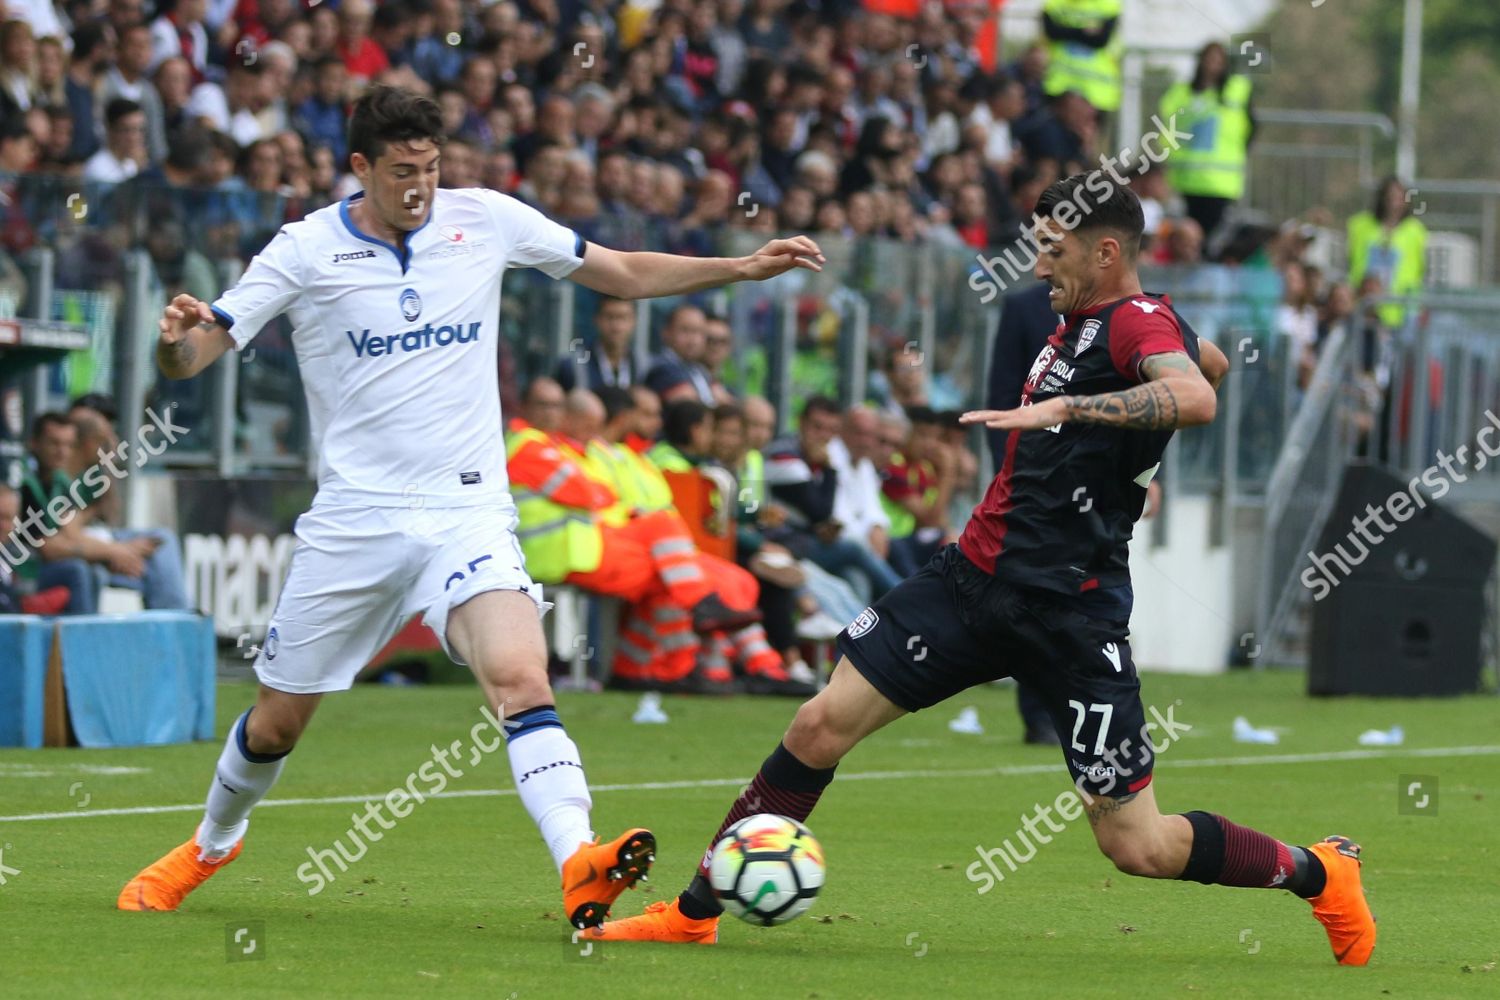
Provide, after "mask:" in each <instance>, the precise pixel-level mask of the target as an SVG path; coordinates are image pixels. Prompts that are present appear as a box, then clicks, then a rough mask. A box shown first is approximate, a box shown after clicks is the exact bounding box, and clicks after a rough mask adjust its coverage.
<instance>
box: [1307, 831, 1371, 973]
mask: <svg viewBox="0 0 1500 1000" xmlns="http://www.w3.org/2000/svg"><path fill="white" fill-rule="evenodd" d="M1307 849H1308V850H1309V851H1311V852H1312V853H1314V854H1316V855H1317V856H1318V860H1319V861H1321V862H1323V871H1324V872H1326V873H1327V875H1328V881H1327V883H1326V884H1325V885H1324V886H1323V891H1322V892H1321V893H1319V894H1318V895H1316V896H1314V897H1313V898H1312V899H1310V900H1308V902H1310V903H1312V907H1313V916H1314V917H1317V918H1318V923H1320V924H1322V925H1323V929H1324V930H1325V931H1327V932H1328V943H1329V944H1330V945H1332V946H1333V957H1334V958H1335V959H1337V960H1338V963H1339V964H1340V965H1364V964H1366V963H1368V962H1369V961H1370V953H1371V952H1372V951H1374V950H1375V918H1374V916H1372V915H1371V914H1370V904H1369V903H1367V902H1366V901H1365V890H1364V887H1363V886H1362V885H1361V884H1360V878H1359V869H1360V860H1359V845H1358V844H1356V843H1355V842H1354V841H1352V840H1350V839H1349V838H1348V837H1326V838H1324V839H1323V841H1322V842H1321V843H1317V844H1313V845H1312V846H1311V847H1309V848H1307Z"/></svg>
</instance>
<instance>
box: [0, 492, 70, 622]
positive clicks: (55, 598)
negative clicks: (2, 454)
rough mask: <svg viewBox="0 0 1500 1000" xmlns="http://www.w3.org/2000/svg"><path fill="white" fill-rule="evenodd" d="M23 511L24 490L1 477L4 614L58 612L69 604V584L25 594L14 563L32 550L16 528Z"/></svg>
mask: <svg viewBox="0 0 1500 1000" xmlns="http://www.w3.org/2000/svg"><path fill="white" fill-rule="evenodd" d="M20 514H21V494H19V493H17V492H16V491H15V490H14V489H13V488H11V486H10V485H9V484H7V483H5V482H3V481H0V615H17V614H22V615H55V614H58V613H59V612H61V611H62V610H63V609H64V608H66V607H67V606H68V599H69V597H70V594H69V591H68V588H67V587H50V588H48V589H46V590H42V591H38V592H37V593H34V594H23V593H21V591H20V589H19V588H18V587H17V585H16V573H15V571H14V569H13V568H12V567H13V566H18V565H21V564H22V563H24V562H26V561H27V560H28V559H30V558H31V551H30V550H29V549H28V548H27V547H26V544H25V542H23V541H22V540H21V538H20V536H18V535H17V534H16V533H15V532H16V522H17V520H18V519H19V518H20Z"/></svg>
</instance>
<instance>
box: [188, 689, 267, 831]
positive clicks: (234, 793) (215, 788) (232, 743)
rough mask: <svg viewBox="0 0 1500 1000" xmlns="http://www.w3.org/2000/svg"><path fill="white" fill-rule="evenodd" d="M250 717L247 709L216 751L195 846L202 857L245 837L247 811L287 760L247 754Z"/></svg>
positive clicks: (248, 819) (262, 796)
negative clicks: (245, 741) (217, 753)
mask: <svg viewBox="0 0 1500 1000" xmlns="http://www.w3.org/2000/svg"><path fill="white" fill-rule="evenodd" d="M249 717H250V712H249V710H246V712H245V714H244V715H242V716H240V717H239V718H238V719H237V720H235V723H234V725H233V726H231V727H230V728H229V738H228V739H226V740H225V741H224V752H223V753H221V754H219V763H218V766H217V767H215V769H214V780H213V781H212V782H211V783H210V784H209V786H208V803H207V805H206V806H205V807H204V811H203V822H202V823H199V824H198V837H197V840H198V846H199V847H201V848H202V849H203V850H202V853H201V854H200V855H199V856H200V857H201V858H202V859H204V860H209V859H212V858H221V857H223V856H224V855H226V854H228V853H229V852H230V851H232V850H233V849H234V845H235V844H237V843H239V842H240V841H241V840H242V839H244V836H245V830H246V829H247V828H248V827H249V826H250V810H251V809H253V808H255V804H256V803H257V802H259V801H260V800H261V799H263V798H265V796H266V793H267V792H269V791H270V790H271V786H272V785H274V784H276V779H277V778H279V777H280V776H281V768H282V766H283V765H284V764H285V763H286V754H284V753H283V754H276V755H274V756H267V755H262V754H250V750H249V748H248V747H246V746H245V745H244V742H243V741H244V739H245V720H246V719H248V718H249ZM288 753H290V751H288ZM247 754H250V756H246V755H247ZM252 758H253V759H252Z"/></svg>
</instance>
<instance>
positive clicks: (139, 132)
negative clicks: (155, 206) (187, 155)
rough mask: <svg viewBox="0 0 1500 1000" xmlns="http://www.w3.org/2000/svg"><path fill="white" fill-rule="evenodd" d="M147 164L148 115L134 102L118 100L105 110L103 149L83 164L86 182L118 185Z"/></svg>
mask: <svg viewBox="0 0 1500 1000" xmlns="http://www.w3.org/2000/svg"><path fill="white" fill-rule="evenodd" d="M148 162H149V161H148V158H147V155H146V112H145V111H143V110H141V106H140V105H139V104H137V103H136V102H135V101H131V100H127V99H126V98H123V97H117V98H115V99H114V100H113V101H110V102H109V104H108V105H107V106H106V107H105V109H104V148H103V149H101V150H99V152H97V153H95V154H94V155H93V156H91V157H89V160H88V162H87V163H85V164H84V165H83V179H84V180H86V181H99V182H103V183H107V184H118V183H120V182H121V181H128V180H129V179H130V178H132V177H134V176H135V175H136V174H137V173H139V172H140V170H141V168H143V167H145V166H146V165H147V163H148Z"/></svg>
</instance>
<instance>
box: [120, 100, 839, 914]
mask: <svg viewBox="0 0 1500 1000" xmlns="http://www.w3.org/2000/svg"><path fill="white" fill-rule="evenodd" d="M442 139H443V128H442V118H441V115H440V113H439V111H438V107H437V105H436V104H434V103H433V102H432V101H430V100H428V99H426V98H423V97H420V96H417V95H414V94H410V93H407V92H405V91H402V90H399V89H396V88H391V87H374V88H372V89H370V90H369V91H367V92H366V93H365V95H364V96H362V97H361V98H360V100H359V101H358V102H357V103H356V104H355V106H354V109H353V114H352V116H351V119H350V123H349V149H350V153H351V155H350V166H351V167H352V169H353V170H354V173H355V174H356V176H357V177H358V178H359V180H360V182H361V184H362V185H363V188H364V190H363V192H362V193H360V194H356V195H353V196H352V197H350V198H347V199H345V200H344V201H342V202H340V203H338V204H336V205H331V206H329V207H327V208H324V209H321V210H319V211H316V212H314V213H312V214H311V215H309V216H308V217H307V218H306V219H304V220H302V221H300V222H295V223H291V224H290V225H287V226H285V227H283V228H282V230H281V231H280V232H279V233H278V234H277V235H276V237H275V238H274V239H273V240H272V241H271V242H270V243H269V244H268V245H267V246H266V248H265V249H264V250H262V251H261V252H260V253H259V254H258V255H257V256H256V257H255V259H254V260H252V261H251V262H250V266H249V268H248V269H247V270H246V271H245V274H244V276H243V277H242V278H241V280H240V281H239V283H238V284H236V285H235V287H234V288H232V289H230V290H229V291H228V292H227V293H225V294H224V296H223V297H222V298H220V299H219V300H218V301H216V302H214V303H213V304H212V305H209V304H208V303H205V302H200V301H198V300H196V299H194V298H192V297H191V296H188V295H179V296H177V297H176V298H175V299H173V300H172V302H171V304H169V305H168V306H167V308H166V310H165V313H164V316H163V318H162V320H161V323H160V328H161V338H160V341H159V343H158V345H157V362H158V365H159V366H160V368H161V370H162V371H163V372H164V373H165V374H166V375H167V376H168V377H169V378H190V377H192V376H193V375H196V374H198V373H199V372H201V371H203V370H204V369H206V368H207V367H208V366H209V365H211V364H213V362H214V361H215V360H217V359H218V358H219V357H220V356H221V355H223V354H224V353H225V352H227V351H229V350H230V349H231V348H233V349H234V350H241V349H243V348H244V347H245V346H246V345H247V344H249V343H250V341H251V340H252V339H253V338H254V337H255V335H256V334H257V333H259V332H260V330H261V328H262V327H264V326H265V325H266V324H267V323H268V322H270V321H271V320H272V319H273V318H275V317H276V316H278V315H281V314H286V315H288V316H289V317H290V319H291V322H292V325H293V327H294V332H293V336H292V340H293V344H294V346H295V348H296V351H297V362H298V366H299V367H300V369H301V373H302V381H303V384H304V386H305V387H306V390H307V402H308V410H309V414H310V418H311V434H312V446H313V448H314V449H315V450H316V452H317V454H318V491H317V496H316V498H315V499H314V501H313V505H312V508H311V509H310V510H309V511H307V513H305V514H303V515H302V516H301V517H299V518H298V519H297V525H296V529H295V530H296V536H297V541H298V544H297V547H296V550H295V552H294V554H293V557H292V564H291V569H290V572H289V573H288V575H287V579H286V582H285V584H284V586H283V588H282V592H281V597H280V600H279V601H278V602H277V605H276V610H275V612H274V613H273V615H272V621H271V623H270V627H269V628H268V630H267V632H266V636H265V640H264V642H263V646H262V649H261V651H260V652H259V654H258V655H257V657H256V660H255V671H256V675H257V677H258V678H259V680H260V688H259V693H258V696H257V698H256V702H255V705H254V707H253V708H251V709H249V710H247V711H246V712H245V714H244V715H242V716H240V718H239V719H238V721H237V722H236V723H235V724H234V726H233V727H232V730H231V732H230V734H229V737H228V739H227V740H226V741H225V745H224V750H223V753H222V754H221V755H220V757H219V762H218V767H217V769H216V771H215V774H214V777H213V780H212V782H210V784H209V790H208V801H207V805H206V808H205V811H204V817H203V820H202V822H201V823H200V824H199V825H198V828H197V830H196V832H195V833H194V835H193V836H192V837H191V838H189V840H188V841H187V842H186V843H184V844H182V845H181V846H179V847H177V848H176V849H174V850H173V851H171V852H170V853H168V854H167V855H166V856H165V857H163V858H162V859H161V860H159V861H157V862H156V863H155V864H153V865H151V866H149V867H147V868H146V869H145V870H144V871H142V872H141V873H140V874H139V875H137V876H136V877H135V878H134V879H133V880H131V881H130V882H129V883H128V884H127V885H126V886H125V888H124V889H123V890H122V891H121V893H120V897H119V900H118V904H117V905H118V906H119V908H120V909H122V910H172V909H176V908H177V906H178V905H179V904H180V903H181V902H182V900H183V898H184V897H185V896H186V895H187V894H188V893H189V892H191V891H192V890H193V889H195V888H197V887H198V886H199V885H201V884H202V883H203V881H204V880H206V879H207V878H208V877H209V876H210V875H212V874H213V873H214V872H215V871H218V870H219V869H221V868H222V867H223V866H224V865H225V864H227V863H228V862H230V861H233V860H234V858H235V857H236V856H238V854H239V852H240V848H241V846H242V844H243V841H244V836H245V831H246V828H247V826H248V825H249V815H250V811H251V809H252V808H253V807H254V805H255V804H256V803H257V802H258V801H260V799H261V798H263V797H264V796H265V794H266V793H267V792H268V791H269V790H270V789H271V786H272V785H273V784H274V783H275V782H276V778H277V776H278V775H279V774H280V773H281V769H282V766H283V765H284V763H285V758H286V755H287V754H288V753H290V752H291V750H292V748H293V747H294V746H295V745H296V743H297V740H298V738H299V737H300V736H301V735H302V732H303V730H304V729H305V728H306V726H307V723H308V721H309V720H310V719H311V718H312V715H313V712H314V711H315V710H316V709H317V706H318V703H319V701H320V700H321V699H322V697H323V695H324V694H325V693H326V692H329V691H343V690H347V689H348V688H349V687H350V686H351V685H352V684H353V682H354V678H355V675H356V674H357V673H358V672H359V670H360V669H361V668H362V667H363V666H364V665H365V664H366V663H368V662H369V660H370V658H371V657H372V656H373V655H374V654H375V653H376V652H377V651H378V650H379V649H380V648H381V647H382V646H384V645H385V643H386V642H387V641H389V639H390V638H391V636H392V635H394V634H395V632H396V631H397V629H398V628H399V626H400V624H401V623H402V622H403V621H404V620H405V619H406V618H407V617H408V616H410V615H412V614H414V613H416V612H422V613H423V615H424V618H423V620H424V621H425V622H426V624H427V625H429V626H430V627H431V628H432V629H433V631H435V632H436V633H437V635H438V637H439V638H440V639H441V641H442V643H443V647H444V649H445V650H446V651H447V652H448V654H449V656H451V657H453V659H454V660H455V661H457V662H460V663H467V664H468V665H469V666H470V667H471V669H472V670H473V672H474V675H475V677H476V678H477V679H478V681H479V684H480V687H481V688H483V690H484V694H485V697H486V699H487V700H488V702H489V707H490V708H491V709H492V710H493V712H494V713H495V717H496V718H500V719H503V720H504V721H503V728H504V730H505V736H506V750H507V754H508V756H509V758H510V764H511V770H512V773H513V775H514V778H515V781H516V787H517V789H518V792H519V796H520V798H521V801H522V803H523V804H524V805H525V807H526V810H527V812H529V813H530V815H531V817H532V819H533V820H534V821H535V822H536V824H537V827H538V828H539V829H540V831H541V835H542V839H543V840H544V841H545V842H546V845H547V848H548V850H549V851H550V852H551V854H552V859H553V861H554V863H555V864H556V865H557V867H558V870H559V872H560V874H561V876H562V886H563V892H564V909H565V912H566V913H567V915H568V919H569V921H570V922H572V923H573V924H574V926H576V927H580V928H583V927H590V926H597V925H598V924H599V923H601V922H602V921H603V920H604V918H605V916H606V915H607V914H608V912H609V907H610V904H611V903H613V902H614V900H615V899H616V898H617V897H618V896H619V895H620V893H621V892H622V891H624V889H625V888H627V887H629V886H631V885H633V884H634V883H635V882H636V881H637V880H638V879H639V878H640V877H642V876H644V875H645V874H646V872H647V870H648V869H649V867H650V863H651V861H652V860H653V857H654V851H655V840H654V838H653V836H652V834H651V833H650V831H648V830H646V829H644V828H640V827H636V828H632V829H630V830H627V831H626V832H625V833H623V834H621V835H620V836H619V837H618V838H616V839H615V840H613V841H610V842H608V843H605V844H599V843H597V841H596V839H595V837H594V832H593V829H592V828H591V826H590V823H589V808H590V806H591V804H592V803H591V800H590V797H589V790H588V784H587V782H586V781H585V779H584V774H583V767H582V763H581V761H580V756H579V753H578V748H577V746H576V745H575V744H574V743H573V740H572V739H571V738H570V737H569V736H568V733H567V731H566V729H564V728H563V724H562V722H561V720H560V719H559V718H558V714H557V711H556V709H555V707H554V699H553V696H552V690H551V687H550V686H549V684H548V680H547V649H546V643H545V640H544V639H543V636H542V629H541V624H540V622H541V614H542V612H543V611H545V610H546V608H547V607H548V605H547V604H545V603H544V602H543V600H542V588H541V586H540V585H538V584H536V583H534V582H533V581H532V580H531V579H530V578H529V577H528V576H527V574H526V563H525V560H524V559H523V558H522V555H521V548H520V545H519V544H518V543H517V541H516V536H515V531H516V509H515V505H514V503H513V502H512V500H511V496H510V493H509V485H508V482H507V478H506V469H505V445H504V441H503V439H502V437H501V435H500V428H501V427H503V426H504V424H503V423H502V421H501V417H500V401H499V400H500V397H499V387H498V384H497V379H498V375H497V363H496V354H497V350H498V337H499V318H500V280H501V275H502V273H503V272H504V270H505V269H506V268H507V267H536V268H539V269H540V270H542V271H544V272H545V273H547V274H548V275H550V276H551V277H553V278H571V279H572V280H574V281H576V282H578V283H579V284H581V285H584V286H586V287H588V288H592V289H594V290H596V291H599V292H601V293H603V294H605V295H611V296H615V297H618V298H647V297H651V296H658V295H677V294H683V293H687V292H693V291H699V290H702V289H708V288H715V287H718V286H720V285H725V284H729V283H731V282H735V281H744V280H751V281H755V280H764V279H766V278H770V277H774V276H775V275H778V274H782V273H783V272H786V271H788V270H791V269H792V268H794V267H803V268H807V269H810V270H814V271H816V270H820V269H821V266H820V265H821V261H822V260H823V257H822V255H821V253H820V252H819V250H818V247H817V244H815V243H814V242H813V241H812V240H810V239H808V238H807V237H804V236H799V237H794V238H791V239H779V240H772V241H771V242H769V243H767V244H766V245H765V246H764V247H762V248H761V249H760V250H759V251H757V252H756V253H754V254H752V255H751V256H749V257H742V258H690V257H678V256H673V255H670V254H659V253H621V252H617V251H614V250H610V249H608V248H606V247H602V246H598V245H596V244H593V243H586V242H585V241H584V240H583V239H582V238H581V237H579V236H578V235H577V234H575V233H574V232H573V231H572V230H570V229H568V228H567V227H565V226H562V225H559V224H558V223H556V222H553V221H552V220H550V219H548V218H547V217H546V216H544V215H542V214H541V213H540V212H538V211H536V210H535V209H533V208H531V207H529V206H527V205H525V204H522V203H521V202H519V201H516V200H515V199H513V198H510V197H508V196H506V195H502V194H499V193H497V192H494V191H490V190H486V189H482V188H467V189H457V190H447V189H444V190H439V189H438V186H437V184H438V160H439V155H440V152H441V147H442Z"/></svg>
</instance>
